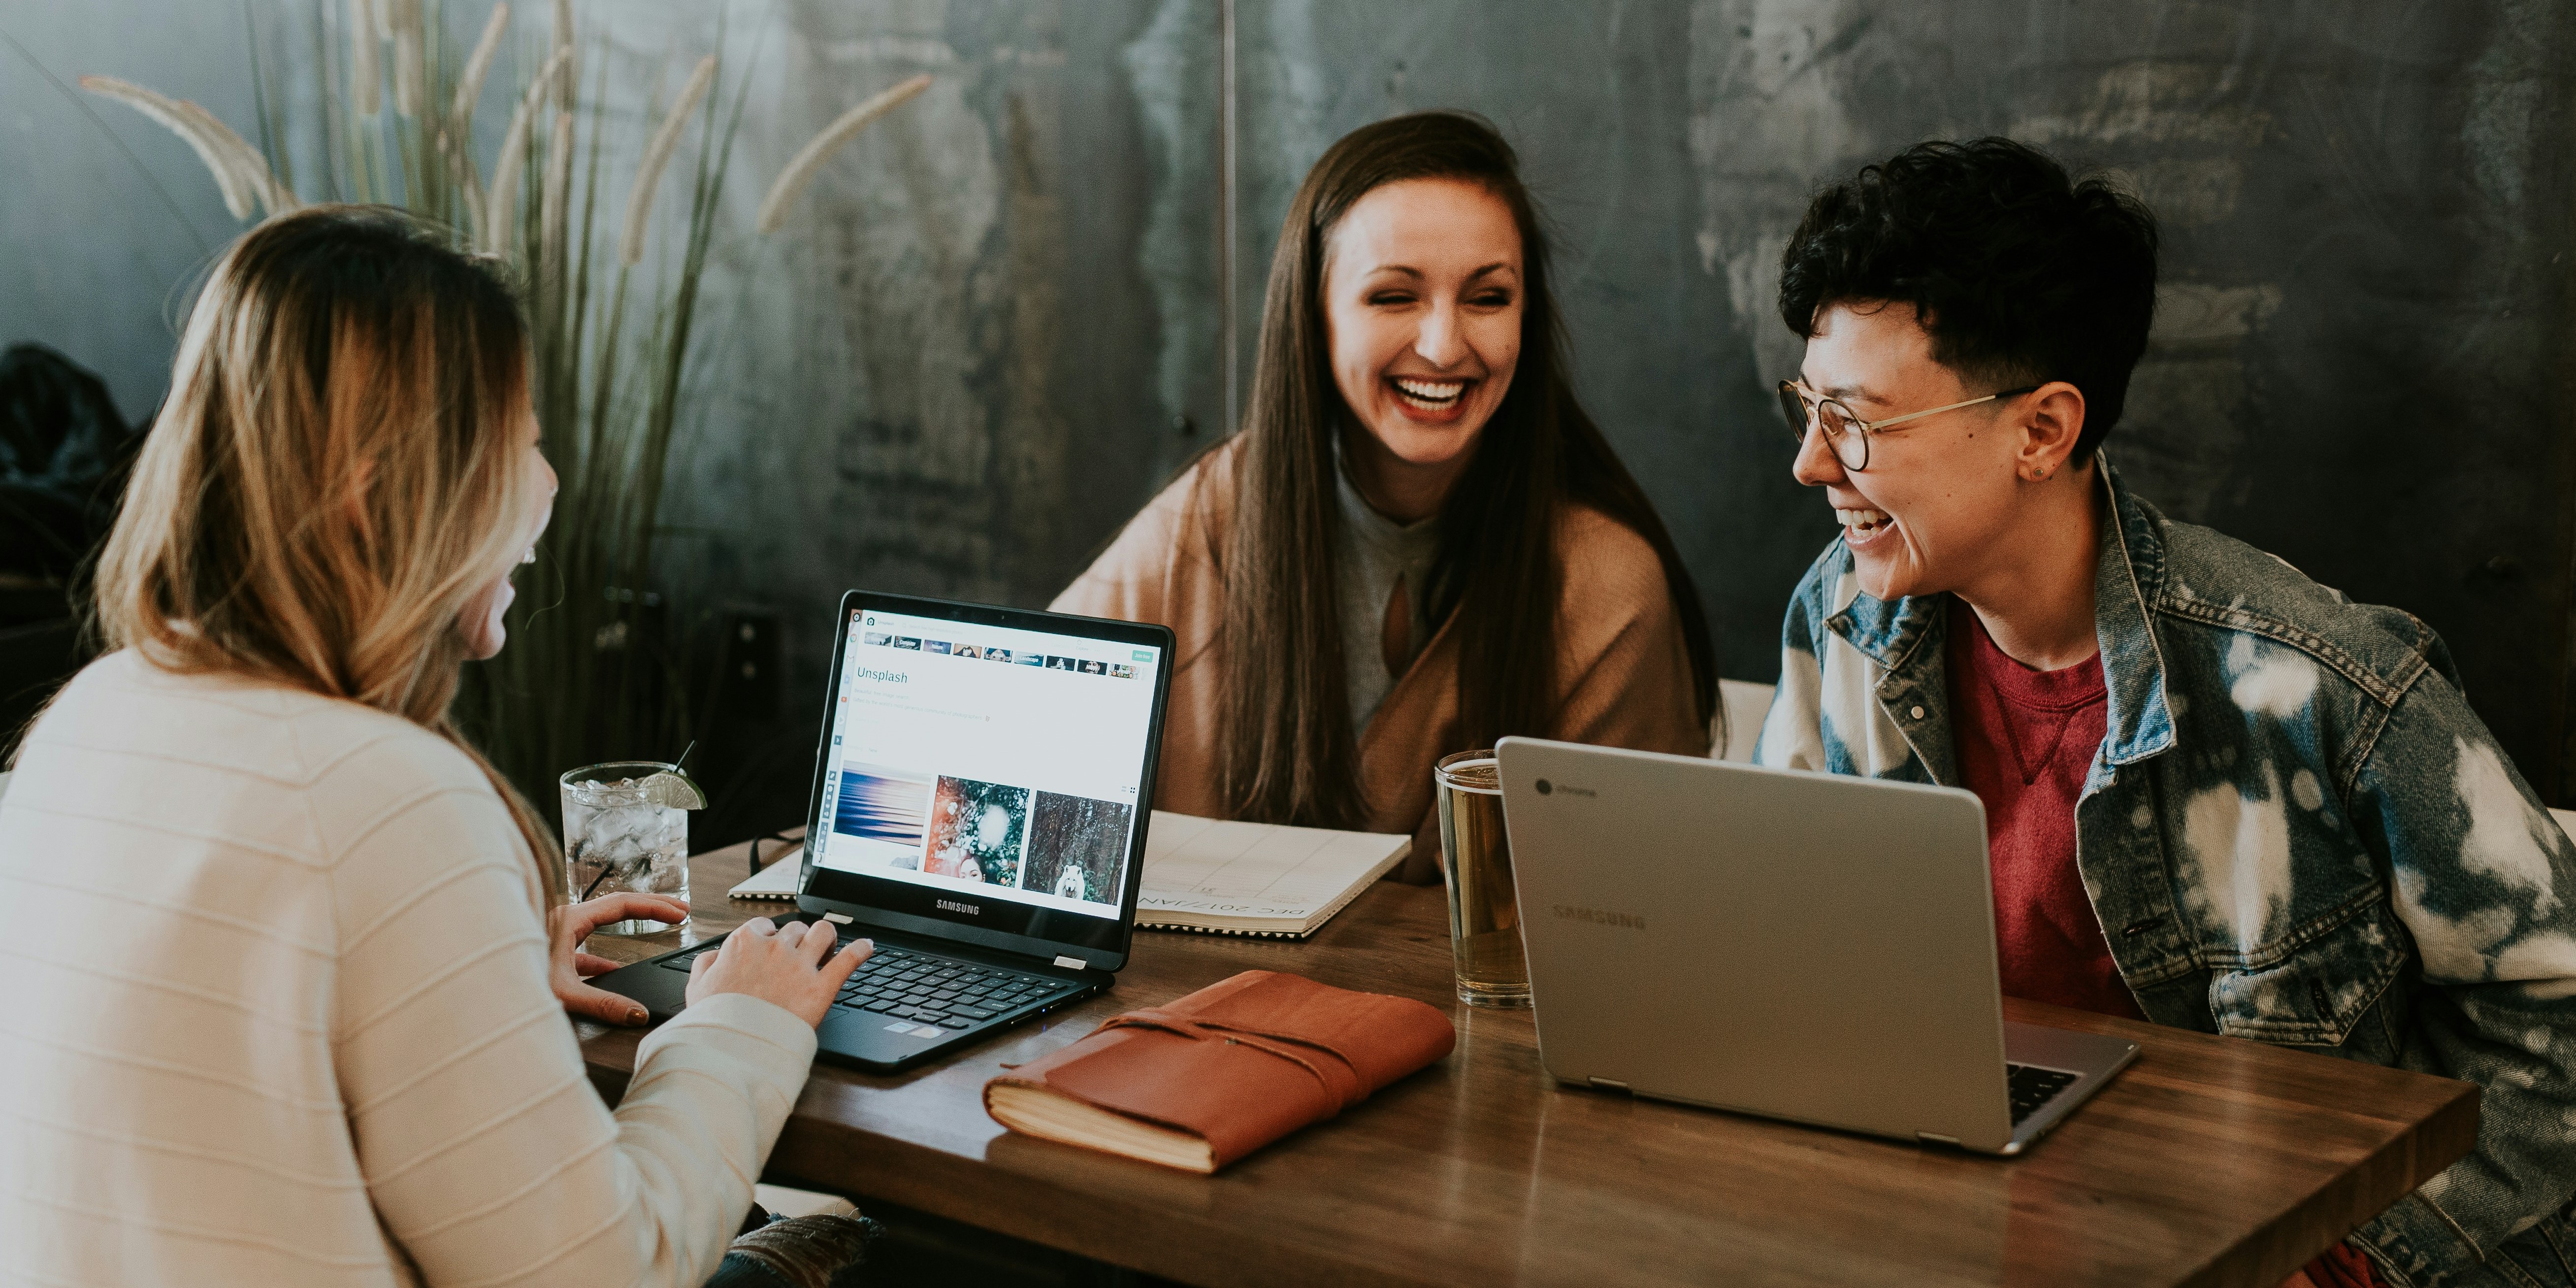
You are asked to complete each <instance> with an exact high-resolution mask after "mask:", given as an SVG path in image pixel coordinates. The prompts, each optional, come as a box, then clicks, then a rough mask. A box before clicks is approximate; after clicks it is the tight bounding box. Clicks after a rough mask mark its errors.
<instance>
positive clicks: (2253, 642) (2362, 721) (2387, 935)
mask: <svg viewBox="0 0 2576 1288" xmlns="http://www.w3.org/2000/svg"><path fill="white" fill-rule="evenodd" d="M2101 478H2102V486H2103V487H2104V489H2105V491H2106V493H2107V495H2108V497H2109V504H2108V505H2106V506H2105V507H2104V511H2105V512H2104V516H2103V527H2102V535H2101V558H2100V563H2099V565H2098V567H2097V569H2096V571H2095V574H2094V628H2095V632H2096V634H2097V636H2098V638H2099V641H2100V646H2101V656H2102V666H2103V673H2104V679H2105V681H2106V683H2107V686H2108V689H2109V697H2108V710H2107V712H2106V715H2105V725H2106V732H2105V733H2104V735H2103V738H2102V746H2101V748H2100V750H2099V751H2097V752H2096V753H2095V754H2094V757H2093V764H2092V769H2091V771H2090V773H2089V774H2088V775H2087V777H2086V778H2085V782H2084V789H2083V793H2082V795H2081V797H2080V799H2079V800H2078V802H2077V804H2076V807H2075V833H2076V854H2075V862H2076V867H2077V869H2078V870H2079V872H2080V874H2081V875H2082V877H2083V880H2084V889H2085V891H2086V893H2087V894H2088V895H2090V896H2091V899H2092V904H2093V911H2094V913H2095V915H2096V916H2098V917H2099V918H2100V919H2101V923H2102V928H2103V931H2104V933H2105V938H2106V939H2107V940H2108V941H2109V943H2110V946H2111V955H2112V957H2113V958H2114V959H2115V960H2116V961H2117V962H2118V964H2119V968H2120V973H2121V975H2122V976H2123V977H2124V978H2125V979H2126V980H2127V982H2128V985H2129V988H2130V990H2131V991H2132V992H2133V993H2134V994H2136V996H2137V1000H2138V1005H2139V1007H2140V1009H2142V1010H2144V1011H2145V1012H2146V1014H2147V1016H2148V1017H2149V1018H2150V1019H2152V1020H2154V1021H2155V1022H2156V1023H2159V1024H2167V1025H2172V1026H2174V1027H2177V1028H2186V1029H2196V1030H2199V1031H2202V1032H2214V1033H2222V1034H2228V1035H2232V1036H2237V1037H2247V1038H2253V1039H2256V1040H2258V1041H2264V1042H2277V1043H2281V1044H2283V1045H2288V1046H2300V1047H2307V1048H2310V1049H2313V1050H2318V1051H2323V1052H2325V1053H2327V1054H2330V1055H2336V1056H2341V1057H2343V1058H2345V1059H2351V1060H2367V1061H2370V1062H2372V1063H2375V1064H2383V1065H2396V1066H2399V1067H2402V1068H2407V1069H2415V1070H2420V1071H2423V1072H2426V1073H2434V1074H2440V1075H2443V1076H2445V1077H2451V1078H2460V1079H2465V1080H2467V1081H2470V1082H2474V1083H2477V1084H2478V1085H2479V1087H2480V1088H2481V1089H2482V1096H2483V1098H2482V1101H2481V1104H2480V1115H2479V1126H2478V1144H2477V1148H2476V1149H2475V1151H2474V1152H2472V1153H2470V1154H2469V1155H2468V1156H2467V1157H2466V1158H2463V1159H2461V1160H2460V1161H2459V1162H2458V1163H2456V1164H2454V1165H2453V1166H2452V1167H2451V1168H2450V1169H2449V1170H2447V1171H2445V1172H2443V1173H2442V1174H2441V1175H2439V1176H2436V1177H2434V1178H2433V1179H2432V1180H2430V1181H2427V1182H2426V1183H2425V1184H2424V1185H2423V1186H2422V1188H2420V1189H2418V1190H2416V1191H2415V1193H2414V1194H2413V1195H2411V1196H2409V1197H2408V1198H2407V1199H2405V1200H2402V1201H2400V1202H2399V1203H2397V1204H2396V1205H2395V1206H2393V1207H2391V1208H2390V1209H2389V1210H2388V1211H2387V1212H2385V1213H2383V1214H2382V1215H2380V1216H2379V1217H2377V1218H2376V1219H2374V1220H2373V1221H2371V1222H2370V1223H2369V1224H2368V1225H2365V1226H2363V1227H2362V1228H2361V1229H2360V1230H2359V1231H2357V1232H2356V1233H2355V1234H2354V1236H2353V1239H2352V1242H2353V1243H2354V1244H2355V1245H2356V1246H2360V1247H2362V1248H2363V1250H2364V1251H2365V1252H2367V1253H2368V1254H2370V1255H2371V1256H2372V1257H2373V1258H2374V1259H2375V1260H2376V1261H2377V1262H2378V1263H2379V1265H2380V1273H2381V1275H2382V1276H2383V1277H2385V1278H2387V1279H2388V1280H2389V1281H2390V1282H2391V1283H2395V1284H2405V1285H2427V1286H2429V1285H2434V1284H2443V1283H2454V1282H2459V1283H2525V1282H2530V1281H2529V1280H2528V1279H2526V1278H2524V1277H2522V1276H2520V1275H2517V1274H2515V1273H2514V1272H2513V1271H2512V1270H2508V1269H2506V1268H2505V1267H2504V1266H2503V1265H2500V1264H2498V1263H2499V1262H2511V1263H2514V1264H2515V1265H2516V1266H2517V1267H2523V1268H2528V1267H2529V1266H2530V1265H2532V1264H2534V1263H2533V1261H2532V1257H2533V1255H2535V1254H2537V1255H2538V1256H2539V1259H2540V1260H2541V1261H2544V1262H2548V1263H2552V1264H2551V1265H2550V1268H2549V1269H2548V1270H2547V1271H2546V1273H2544V1274H2543V1276H2542V1278H2541V1280H2540V1281H2541V1282H2544V1283H2552V1282H2555V1283H2563V1282H2566V1281H2567V1276H2566V1273H2565V1271H2564V1268H2563V1266H2560V1265H2557V1264H2555V1263H2556V1262H2557V1261H2558V1259H2559V1258H2560V1256H2562V1255H2564V1254H2565V1253H2566V1252H2570V1251H2576V1248H2571V1247H2570V1244H2569V1241H2568V1235H2569V1229H2568V1226H2567V1225H2566V1224H2565V1222H2564V1221H2563V1220H2562V1218H2561V1216H2560V1215H2559V1214H2560V1210H2561V1208H2562V1207H2564V1206H2565V1205H2566V1204H2567V1203H2568V1201H2569V1199H2570V1197H2571V1195H2576V1144H2571V1138H2576V847H2571V845H2570V844H2569V842H2568V838H2567V836H2566V835H2565V834H2564V833H2563V832H2561V831H2560V830H2559V828H2558V825H2557V823H2556V822H2555V821H2554V820H2552V819H2551V818H2550V817H2549V815H2548V814H2547V812H2546V811H2544V810H2543V809H2542V807H2541V805H2540V803H2539V802H2538V800H2537V799H2535V798H2534V797H2533V795H2532V792H2531V789H2530V787H2529V786H2527V785H2526V784H2525V783H2524V782H2523V780H2522V777H2521V775H2520V774H2519V773H2517V772H2516V771H2515V769H2514V766H2513V764H2512V762H2511V761H2509V760H2507V759H2506V758H2505V756H2504V754H2503V752H2502V751H2501V750H2499V749H2498V747H2497V746H2496V743H2495V740H2494V738H2493V737H2492V736H2491V735H2489V734H2488V732H2487V729H2486V726H2485V725H2484V724H2483V723H2482V722H2480V721H2479V719H2478V717H2477V716H2476V715H2475V714H2474V713H2472V712H2471V711H2470V710H2469V706H2468V703H2467V702H2466V701H2465V700H2464V699H2463V698H2462V697H2461V693H2460V685H2459V678H2458V676H2457V675H2456V674H2454V672H2453V670H2452V667H2451V660H2450V656H2449V653H2448V651H2447V650H2446V649H2445V648H2444V647H2443V645H2442V642H2441V640H2440V638H2439V637H2438V636H2436V635H2435V634H2434V633H2433V631H2432V630H2431V629H2430V628H2428V627H2427V626H2425V625H2424V623H2422V622H2420V621H2417V620H2416V619H2415V618H2413V617H2412V616H2409V615H2408V614H2406V613H2403V612H2400V611H2398V610H2396V609H2393V608H2380V607H2374V606H2372V605H2367V604H2357V603H2354V602H2352V601H2351V600H2349V599H2346V598H2345V597H2344V596H2343V595H2341V594H2340V593H2338V592H2336V591H2333V590H2329V589H2327V588H2325V587H2323V586H2320V585H2318V584H2316V583H2315V582H2312V581H2310V580H2308V579H2307V578H2306V577H2304V576H2301V575H2300V574H2299V572H2298V571H2297V570H2296V569H2294V568H2292V567H2290V566H2289V565H2288V564H2287V563H2284V562H2282V561H2281V560H2280V559H2278V558H2276V557H2274V556H2272V555H2268V554H2265V553H2263V552H2262V551H2259V550H2256V549H2254V548H2252V547H2250V546H2247V545H2245V544H2244V543H2242V542H2238V541H2234V540H2231V539H2229V538H2227V537H2224V536H2221V535H2219V534H2218V533H2216V532H2212V531H2210V530H2209V529H2206V528H2200V527H2194V526H2192V525H2190V524H2184V523H2175V522H2173V521H2171V520H2168V519H2166V518H2165V517H2164V516H2163V515H2162V514H2160V513H2158V512H2157V511H2156V510H2155V508H2154V507H2152V506H2150V505H2148V504H2147V503H2145V502H2144V501H2141V500H2139V499H2137V498H2136V497H2134V496H2132V495H2130V494H2129V493H2128V492H2127V491H2126V490H2125V489H2124V488H2123V487H2122V486H2121V485H2120V483H2119V480H2118V477H2117V476H2116V475H2115V474H2113V473H2112V471H2111V468H2110V465H2109V463H2108V462H2107V461H2106V462H2104V464H2103V465H2102V469H2101ZM1947 599H1948V596H1946V595H1935V596H1924V597H1917V598H1905V599H1899V600H1896V601H1894V602H1883V601H1880V600H1876V599H1872V598H1870V597H1868V596H1866V595H1863V594H1861V593H1860V589H1859V579H1858V578H1857V576H1856V575H1855V574H1854V572H1853V561H1852V556H1851V552H1850V551H1849V550H1848V549H1846V548H1845V547H1844V545H1843V543H1842V541H1841V540H1840V539H1837V540H1836V541H1835V542H1834V543H1833V544H1832V545H1830V546H1828V547H1826V549H1825V552H1824V554H1823V556H1822V557H1820V558H1818V559H1817V560H1816V562H1815V564H1814V566H1813V567H1811V568H1809V569H1808V571H1807V575H1806V577H1805V579H1804V580H1802V581H1801V582H1800V583H1799V585H1798V590H1797V594H1796V597H1795V599H1794V600H1793V601H1792V602H1791V604H1790V606H1789V612H1788V618H1787V621H1786V623H1785V625H1784V626H1783V628H1782V640H1781V655H1780V687H1779V691H1778V694H1777V696H1776V697H1775V698H1774V699H1773V702H1772V706H1771V711H1770V714H1769V716H1768V717H1767V718H1766V719H1765V720H1764V722H1763V727H1762V737H1761V742H1760V745H1759V746H1758V748H1757V749H1756V751H1755V753H1754V758H1755V759H1756V760H1757V761H1759V762H1760V763H1762V764H1764V765H1770V766H1774V767H1781V768H1791V769H1809V770H1824V771H1829V772H1833V773H1842V774H1863V775H1869V776H1872V777H1878V778H1890V779H1899V780H1903V781H1908V782H1931V783H1944V784H1949V785H1952V786H1956V785H1958V783H1959V774H1958V769H1957V760H1956V758H1955V756H1954V755H1953V752H1952V744H1951V733H1950V712H1949V702H1950V696H1949V695H1950V691H1949V685H1948V682H1947V678H1946V676H1945V675H1944V669H1945V664H1944V657H1945V651H1944V649H1943V647H1942V636H1943V623H1944V621H1945V619H1946V617H1947V614H1946V612H1945V611H1944V609H1945V608H1946V601H1947ZM2517 1236H2519V1237H2517ZM2508 1241H2510V1242H2511V1243H2512V1245H2513V1246H2512V1248H2511V1249H2510V1250H2509V1254H2508V1255H2505V1256H2502V1257H2497V1256H2496V1254H2497V1252H2498V1251H2499V1250H2500V1249H2503V1248H2504V1245H2506V1244H2507V1243H2508ZM2491 1258H2492V1260H2491Z"/></svg>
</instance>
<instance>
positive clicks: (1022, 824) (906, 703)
mask: <svg viewBox="0 0 2576 1288" xmlns="http://www.w3.org/2000/svg"><path fill="white" fill-rule="evenodd" d="M834 634H835V638H836V641H837V642H836V643H835V644H834V645H833V651H832V685H831V693H830V696H829V698H828V699H827V700H826V705H825V710H826V712H827V713H828V715H827V716H826V718H825V719H824V722H823V743H822V748H821V751H820V753H819V754H818V755H817V756H816V757H815V765H814V794H813V798H812V800H813V805H812V808H811V809H810V810H809V811H808V813H807V815H806V824H807V827H808V829H809V830H808V831H807V832H806V842H805V853H804V860H803V862H804V873H803V876H802V879H801V882H800V885H799V889H800V890H801V891H802V893H800V894H799V895H798V896H797V900H796V906H797V912H796V913H795V915H794V917H793V919H794V920H798V921H806V922H813V921H824V922H829V923H831V924H833V925H834V926H837V927H838V928H839V930H840V935H841V938H842V939H843V940H844V941H846V940H849V939H853V938H860V937H865V938H869V939H873V940H875V941H876V945H877V950H876V955H875V956H874V957H871V958H870V959H869V960H868V962H867V964H866V965H864V966H862V967H860V968H859V971H858V973H857V974H855V975H852V976H851V977H850V982H849V983H848V984H847V985H846V986H844V987H843V988H842V990H841V996H840V1000H839V1002H838V1003H836V1004H835V1005H834V1006H833V1007H832V1010H831V1013H830V1014H828V1015H826V1016H825V1017H824V1019H823V1025H822V1029H821V1032H820V1036H821V1039H822V1051H821V1054H822V1056H823V1057H824V1058H825V1059H830V1060H836V1061H839V1062H841V1063H844V1064H855V1065H859V1066H862V1067H865V1068H869V1069H875V1070H880V1071H892V1070H896V1069H903V1068H908V1067H910V1066H912V1065H916V1064H919V1063H921V1062H922V1061H925V1060H929V1059H932V1058H934V1057H936V1056H940V1055H944V1054H946V1053H948V1052H950V1051H953V1050H955V1049H956V1048H957V1047H958V1046H960V1045H961V1044H964V1043H967V1042H973V1041H977V1040H979V1039H981V1038H983V1037H984V1036H986V1035H988V1034H990V1033H993V1032H995V1031H996V1030H1000V1029H1004V1028H1008V1027H1011V1026H1013V1025H1016V1024H1019V1023H1022V1022H1024V1021H1027V1020H1030V1019H1034V1018H1036V1017H1038V1016H1040V1015H1044V1014H1046V1013H1047V1012H1049V1011H1052V1010H1055V1009H1057V1008H1059V1007H1062V1006H1064V1005H1066V1004H1068V1003H1071V1002H1074V1001H1077V1000H1079V999H1081V998H1085V997H1089V996H1091V995H1092V994H1094V993H1098V992H1101V991H1103V990H1105V989H1107V988H1108V987H1109V985H1110V984H1111V982H1113V980H1114V979H1115V977H1116V974H1117V971H1118V969H1119V968H1120V967H1122V966H1124V965H1126V964H1127V946H1128V938H1129V936H1130V934H1131V933H1132V932H1133V931H1134V929H1135V925H1136V890H1137V887H1138V885H1139V884H1140V882H1141V880H1142V877H1143V868H1144V861H1143V860H1144V854H1145V825H1146V821H1147V817H1148V815H1149V814H1150V813H1151V812H1152V809H1153V797H1154V761H1155V754H1156V752H1157V751H1158V749H1159V748H1160V747H1161V746H1162V740H1163V705H1164V701H1165V699H1166V697H1167V696H1168V695H1169V693H1170V691H1171V664H1170V659H1171V653H1172V633H1171V632H1170V631H1169V630H1166V629H1164V628H1163V627H1160V626H1140V625H1137V624H1136V623H1133V622H1112V621H1103V620H1100V619H1097V618H1090V617H1069V616H1066V615H1064V614H1061V613H1041V612H1032V611H1027V610H1023V609H1012V608H992V607H987V606H985V605H981V604H954V603H948V602H946V601H943V600H936V599H915V598H912V597H910V596H905V595H879V594H871V593H868V592H866V591H856V590H854V591H851V592H850V593H849V594H847V595H844V596H842V597H841V612H840V618H839V625H838V628H837V630H836V631H835V633H834ZM714 946H715V945H714V943H705V944H696V945H692V946H690V947H688V948H683V949H681V950H679V951H678V952H674V953H668V954H665V955H663V956H660V957H656V958H654V959H652V960H651V961H647V962H639V963H637V964H636V965H633V966H628V967H626V968H624V969H622V970H618V971H614V972H612V973H610V974H608V975H604V976H602V977H600V978H599V979H598V980H596V981H594V982H595V983H596V984H598V986H599V987H601V988H604V989H607V990H608V991H609V992H612V993H618V994H621V995H624V996H626V997H631V998H634V999H635V1000H636V1001H639V1002H642V1003H643V1004H644V1005H645V1007H646V1009H648V1010H650V1011H651V1012H652V1014H653V1018H655V1019H657V1020H660V1019H667V1018H669V1017H670V1016H671V1015H673V1014H675V1013H677V1012H678V1011H679V1010H680V1008H681V1007H682V1005H684V1002H683V991H684V990H685V989H686V987H687V985H688V979H689V964H690V961H691V960H692V959H693V958H695V957H696V955H697V954H699V953H701V952H706V951H709V950H711V949H712V948H713V947H714Z"/></svg>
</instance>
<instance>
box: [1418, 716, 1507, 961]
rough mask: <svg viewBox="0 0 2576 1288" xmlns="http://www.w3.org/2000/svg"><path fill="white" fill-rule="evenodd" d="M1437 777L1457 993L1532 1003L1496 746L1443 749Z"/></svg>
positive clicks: (1435, 772) (1442, 867) (1442, 860)
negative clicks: (1493, 748) (1446, 751)
mask: <svg viewBox="0 0 2576 1288" xmlns="http://www.w3.org/2000/svg"><path fill="white" fill-rule="evenodd" d="M1431 777H1432V780H1433V782H1434V783H1436V784H1437V786H1436V787H1435V789H1434V790H1435V791H1436V792H1437V794H1438V795H1439V797H1440V876H1441V879H1442V880H1443V881H1444V882H1445V883H1446V884H1447V885H1448V887H1449V944H1450V950H1451V952H1452V954H1453V955H1454V957H1455V960H1456V962H1457V967H1458V1000H1459V1001H1462V1002H1465V1003H1466V1004H1467V1005H1469V1006H1505V1007H1519V1006H1527V1005H1529V1004H1530V985H1529V959H1528V957H1526V956H1524V955H1523V953H1522V951H1521V911H1520V901H1519V899H1518V898H1517V897H1516V896H1515V895H1514V893H1513V891H1512V845H1511V842H1510V840H1509V839H1507V838H1506V837H1505V836H1504V835H1503V776H1502V771H1501V769H1500V768H1499V767H1498V766H1497V765H1496V763H1495V761H1494V753H1493V752H1491V751H1462V752H1459V753H1457V754H1455V755H1451V756H1443V757H1441V759H1440V763H1439V764H1438V765H1437V766H1435V767H1434V768H1433V769H1432V771H1431Z"/></svg>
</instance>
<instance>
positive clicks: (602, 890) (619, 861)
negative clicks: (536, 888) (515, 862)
mask: <svg viewBox="0 0 2576 1288" xmlns="http://www.w3.org/2000/svg"><path fill="white" fill-rule="evenodd" d="M677 774H678V767H677V766H675V765H668V764H662V763H660V762H657V761H648V760H620V761H612V762H610V763H608V764H604V765H590V766H586V767H584V768H581V769H576V770H573V771H572V772H570V773H568V774H565V775H564V776H563V840H564V868H565V877H566V882H565V889H566V890H567V891H568V892H570V894H571V896H572V900H573V902H575V903H579V902H581V901H582V900H584V899H596V898H598V897H599V896H601V895H604V894H616V893H618V892H620V891H634V892H636V893H639V894H666V895H670V896H672V897H673V898H677V899H682V900H685V899H687V898H688V897H689V812H688V809H687V808H686V807H685V806H684V804H683V803H682V802H680V801H677V800H674V799H672V795H671V792H670V790H669V789H668V786H667V784H668V782H669V780H668V778H665V779H664V780H663V782H662V783H655V782H654V781H653V780H654V778H655V777H656V776H657V775H674V776H675V775H677ZM679 781H680V782H681V783H687V781H688V780H687V779H686V778H681V779H680V780H679ZM689 790H690V791H692V792H693V791H694V790H695V788H694V787H691V788H690V789H689ZM671 928H672V926H671V925H670V924H667V923H664V922H659V921H649V920H646V919H644V918H641V917H638V918H633V919H630V920H626V921H612V922H610V923H608V924H607V925H604V926H601V927H600V930H601V932H602V933H605V934H611V935H649V934H652V933H654V932H656V931H661V930H668V929H671Z"/></svg>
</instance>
